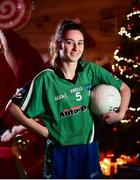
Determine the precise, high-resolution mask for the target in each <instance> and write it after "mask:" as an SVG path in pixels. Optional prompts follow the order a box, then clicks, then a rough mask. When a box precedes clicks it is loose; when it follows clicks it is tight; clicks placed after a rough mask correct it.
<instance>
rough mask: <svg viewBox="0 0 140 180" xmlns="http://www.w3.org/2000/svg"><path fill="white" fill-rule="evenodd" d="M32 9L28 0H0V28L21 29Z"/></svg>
mask: <svg viewBox="0 0 140 180" xmlns="http://www.w3.org/2000/svg"><path fill="white" fill-rule="evenodd" d="M31 11H32V3H31V1H30V0H0V29H14V30H18V29H21V28H22V27H23V26H24V25H25V24H26V23H27V22H28V20H29V18H30V16H31Z"/></svg>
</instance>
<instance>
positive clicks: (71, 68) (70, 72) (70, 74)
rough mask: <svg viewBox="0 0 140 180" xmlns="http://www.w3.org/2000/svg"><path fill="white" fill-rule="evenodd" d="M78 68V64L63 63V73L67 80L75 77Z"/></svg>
mask: <svg viewBox="0 0 140 180" xmlns="http://www.w3.org/2000/svg"><path fill="white" fill-rule="evenodd" d="M76 68H77V62H76V63H75V62H71V63H63V64H62V65H61V68H60V69H61V71H62V72H63V74H64V76H65V78H66V79H70V80H72V79H73V78H74V77H75V73H76Z"/></svg>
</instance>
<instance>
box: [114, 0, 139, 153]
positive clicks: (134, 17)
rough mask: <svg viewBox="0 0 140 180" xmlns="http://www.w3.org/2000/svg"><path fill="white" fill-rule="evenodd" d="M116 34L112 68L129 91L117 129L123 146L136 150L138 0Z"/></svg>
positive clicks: (132, 5) (133, 3) (137, 130)
mask: <svg viewBox="0 0 140 180" xmlns="http://www.w3.org/2000/svg"><path fill="white" fill-rule="evenodd" d="M118 34H119V35H120V42H119V46H118V47H117V49H116V50H115V52H114V59H115V62H114V64H113V65H112V71H113V73H114V74H115V75H116V76H118V77H119V78H120V79H122V80H123V81H124V82H125V83H126V84H127V85H128V86H129V87H130V88H131V91H132V96H131V100H130V105H129V108H128V111H127V113H126V115H125V118H124V119H123V120H122V121H121V128H122V131H121V132H122V138H123V142H125V144H126V146H127V148H130V147H131V149H132V147H133V148H134V149H135V150H134V151H137V150H138V149H139V148H140V0H134V1H133V2H132V4H131V6H130V8H129V9H128V12H127V13H126V18H125V20H124V22H123V26H122V27H121V28H120V31H119V32H118ZM125 149H126V148H125Z"/></svg>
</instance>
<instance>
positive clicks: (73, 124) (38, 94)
mask: <svg viewBox="0 0 140 180" xmlns="http://www.w3.org/2000/svg"><path fill="white" fill-rule="evenodd" d="M84 43H85V37H84V29H83V27H82V26H81V25H80V24H77V23H75V22H74V21H71V20H63V21H61V22H60V24H59V25H58V27H57V29H56V32H55V34H54V36H53V37H52V40H51V43H50V55H51V56H50V66H49V67H48V68H47V69H46V70H44V71H42V72H40V73H39V74H38V75H37V76H36V77H35V78H34V79H33V80H32V81H31V83H30V84H28V85H27V86H25V87H24V88H23V89H22V90H21V91H19V92H18V93H17V94H15V96H14V97H13V98H12V99H11V101H10V102H9V104H8V106H7V111H8V112H9V113H10V114H11V115H12V116H13V117H14V118H15V119H16V120H17V121H19V122H20V123H21V124H22V125H24V126H26V127H27V128H30V129H32V130H33V131H35V132H37V133H38V134H40V135H42V136H44V137H45V138H46V141H47V143H46V158H45V163H44V178H55V179H59V178H62V179H67V178H71V179H73V178H74V179H78V178H80V179H82V178H85V179H89V178H95V179H97V178H100V177H101V169H100V165H99V154H98V145H97V142H96V139H95V137H94V132H95V124H94V120H95V117H94V110H92V109H91V108H90V92H91V90H92V89H93V88H94V87H95V86H97V85H99V84H109V85H113V86H115V87H116V88H117V89H118V90H119V91H120V93H121V98H122V101H121V105H120V108H119V111H118V112H109V113H107V114H103V115H102V120H104V121H106V122H107V123H115V122H118V121H120V120H121V119H123V118H124V115H125V113H126V110H127V108H128V104H129V100H130V89H129V87H128V86H127V85H126V84H125V83H124V82H122V81H121V80H120V79H118V78H115V77H114V76H113V75H112V74H111V73H109V72H108V71H107V70H105V69H103V68H102V67H101V66H99V65H97V64H94V63H91V62H88V61H84V60H83V59H82V57H83V53H84ZM38 116H39V117H40V118H41V119H42V120H43V121H44V124H45V126H42V125H40V124H38V123H37V122H35V121H34V120H33V118H35V117H38Z"/></svg>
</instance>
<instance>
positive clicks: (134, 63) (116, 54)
mask: <svg viewBox="0 0 140 180" xmlns="http://www.w3.org/2000/svg"><path fill="white" fill-rule="evenodd" d="M134 16H137V17H138V18H140V10H138V9H136V10H135V11H134V12H131V13H129V14H127V15H126V17H127V20H128V21H129V20H130V18H132V17H134ZM118 34H119V35H121V36H126V37H127V38H129V39H132V40H133V41H139V40H140V32H139V34H138V35H137V36H135V37H132V34H131V32H128V31H127V28H125V27H121V28H120V31H119V32H118ZM119 53H120V47H118V48H117V49H116V50H115V51H114V59H115V60H116V63H115V64H113V65H112V70H113V71H115V69H116V68H117V69H118V70H119V73H120V75H124V77H125V78H127V79H133V78H140V75H138V74H136V73H133V74H127V73H126V68H127V67H126V66H123V67H121V66H120V65H119V63H120V62H121V61H125V62H126V63H128V64H130V65H132V67H133V68H134V69H135V70H136V69H138V68H140V62H138V61H136V60H134V59H131V58H126V57H123V56H121V57H120V56H119ZM138 58H139V57H138ZM135 70H134V72H136V71H135ZM128 110H129V111H131V112H133V113H137V114H138V113H139V112H140V107H137V108H134V107H129V108H128ZM133 118H134V117H133V115H132V116H130V118H128V119H123V120H121V123H124V124H125V123H129V122H131V120H132V119H133ZM139 121H140V116H138V117H137V118H136V119H135V122H136V123H138V122H139Z"/></svg>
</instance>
